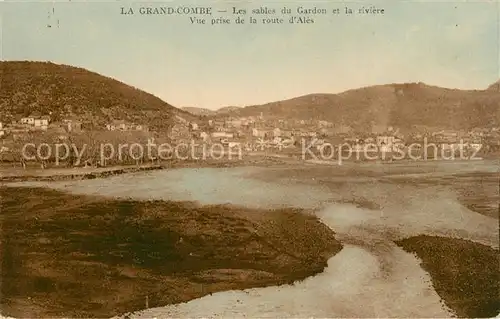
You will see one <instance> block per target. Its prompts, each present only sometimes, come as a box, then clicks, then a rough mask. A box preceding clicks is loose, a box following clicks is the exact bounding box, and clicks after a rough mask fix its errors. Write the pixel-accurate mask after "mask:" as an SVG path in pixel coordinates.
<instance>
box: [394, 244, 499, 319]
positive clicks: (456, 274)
mask: <svg viewBox="0 0 500 319" xmlns="http://www.w3.org/2000/svg"><path fill="white" fill-rule="evenodd" d="M396 244H397V245H399V246H400V247H402V248H403V249H404V250H405V251H407V252H411V253H416V254H417V256H418V257H419V258H420V259H421V260H422V268H423V269H424V270H426V271H427V272H429V274H430V275H431V277H432V283H433V285H434V288H435V289H436V292H437V293H438V294H439V296H441V298H442V299H443V301H444V302H445V304H446V305H447V306H448V307H449V308H451V309H452V310H453V311H455V313H456V314H457V315H458V316H459V317H464V318H491V317H495V316H497V315H498V314H499V313H500V273H499V271H498V269H499V265H500V257H499V251H498V250H495V249H493V248H491V247H489V246H485V245H481V244H478V243H474V242H471V241H467V240H463V239H454V238H446V237H434V236H424V235H421V236H416V237H411V238H407V239H404V240H401V241H398V242H396Z"/></svg>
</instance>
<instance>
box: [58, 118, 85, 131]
mask: <svg viewBox="0 0 500 319" xmlns="http://www.w3.org/2000/svg"><path fill="white" fill-rule="evenodd" d="M62 122H63V127H64V128H65V129H66V131H67V132H79V131H81V130H82V122H81V121H79V120H78V119H72V118H71V119H64V120H62Z"/></svg>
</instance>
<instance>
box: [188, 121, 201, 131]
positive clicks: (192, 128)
mask: <svg viewBox="0 0 500 319" xmlns="http://www.w3.org/2000/svg"><path fill="white" fill-rule="evenodd" d="M189 127H190V128H191V130H193V131H197V130H198V129H199V128H198V124H197V123H189Z"/></svg>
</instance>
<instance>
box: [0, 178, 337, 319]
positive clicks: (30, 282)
mask: <svg viewBox="0 0 500 319" xmlns="http://www.w3.org/2000/svg"><path fill="white" fill-rule="evenodd" d="M0 198H1V199H2V215H1V217H0V218H1V219H0V221H1V224H2V232H1V233H0V238H1V240H0V253H1V256H2V287H1V289H2V290H1V292H2V293H1V295H0V300H1V303H0V308H1V309H2V315H4V316H9V317H16V318H20V317H33V318H35V317H110V316H114V315H118V314H123V313H127V312H131V311H136V310H140V309H144V308H146V307H159V306H164V305H168V304H175V303H180V302H185V301H189V300H192V299H195V298H199V297H202V296H204V295H208V294H211V293H214V292H217V291H225V290H231V289H246V288H252V287H264V286H274V285H282V284H287V283H292V282H294V281H297V280H302V279H305V278H307V277H309V276H312V275H314V274H317V273H319V272H322V271H323V269H324V268H325V267H326V261H327V260H328V259H329V258H330V257H331V256H333V255H335V254H336V253H338V252H339V251H340V250H341V248H342V246H341V244H340V243H339V242H338V241H337V240H336V239H335V237H334V233H333V232H332V231H331V230H330V229H329V228H328V227H326V226H325V225H324V224H322V223H321V222H320V221H319V220H318V219H317V218H316V217H314V216H312V215H310V214H308V213H307V212H306V211H303V210H298V209H282V210H252V209H244V208H241V207H236V206H228V205H210V206H200V205H197V204H195V203H190V202H168V201H131V200H129V201H127V200H110V199H103V198H100V197H92V196H77V195H71V194H66V193H61V192H57V191H53V190H48V189H40V188H11V187H0Z"/></svg>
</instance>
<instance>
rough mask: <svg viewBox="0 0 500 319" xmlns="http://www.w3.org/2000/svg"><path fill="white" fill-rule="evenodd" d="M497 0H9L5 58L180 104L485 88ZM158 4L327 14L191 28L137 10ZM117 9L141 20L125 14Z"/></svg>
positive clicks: (2, 10) (492, 58)
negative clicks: (405, 88)
mask: <svg viewBox="0 0 500 319" xmlns="http://www.w3.org/2000/svg"><path fill="white" fill-rule="evenodd" d="M499 1H500V0H495V1H488V0H484V1H474V2H473V1H439V2H438V1H403V0H400V1H395V0H386V1H382V0H379V1H371V2H369V1H343V2H338V1H314V0H309V1H302V2H301V1H279V0H273V1H263V0H253V1H243V0H240V1H231V2H230V1H207V0H205V1H204V0H198V1H193V0H191V1H177V0H174V1H167V0H165V1H156V2H147V1H140V2H127V1H123V0H115V1H97V0H94V1H77V0H73V1H65V0H59V1H44V0H41V1H40V0H38V1H22V0H19V1H17V2H13V1H10V0H4V1H3V2H0V14H1V24H0V26H1V42H0V43H1V51H0V55H1V59H2V60H31V61H51V62H54V63H58V64H67V65H73V66H78V67H83V68H86V69H88V70H91V71H94V72H97V73H100V74H102V75H106V76H109V77H112V78H115V79H117V80H120V81H122V82H125V83H127V84H129V85H132V86H135V87H137V88H140V89H142V90H145V91H147V92H149V93H152V94H154V95H156V96H158V97H160V98H161V99H163V100H165V101H166V102H168V103H170V104H172V105H174V106H177V107H185V106H192V107H204V108H209V109H217V108H220V107H225V106H244V105H254V104H262V103H267V102H273V101H277V100H283V99H288V98H293V97H297V96H301V95H305V94H311V93H339V92H342V91H345V90H349V89H355V88H359V87H364V86H370V85H377V84H388V83H404V82H424V83H427V84H431V85H437V86H442V87H449V88H460V89H483V88H486V87H487V86H488V85H490V84H491V83H493V82H495V81H497V80H498V79H499V78H500V67H499V65H500V54H499V49H498V48H499V43H500V36H499V29H500V24H499V15H500V2H499ZM371 5H374V6H376V7H378V8H384V10H385V12H384V14H383V15H359V14H356V15H349V16H348V15H345V14H343V12H344V10H345V7H346V6H347V7H350V8H353V9H358V8H361V7H362V6H364V7H369V6H371ZM161 6H170V7H178V6H210V7H213V8H214V9H213V10H214V11H215V13H214V14H213V17H216V16H218V15H222V16H225V17H232V16H230V15H229V13H217V12H216V11H218V10H223V9H228V10H230V9H231V7H232V6H236V7H238V8H245V9H247V10H251V9H256V8H259V7H261V6H267V7H269V8H276V9H277V11H280V10H281V8H283V7H284V6H286V7H288V8H290V9H291V10H292V12H295V10H296V8H297V7H299V6H303V7H308V8H312V7H318V8H325V9H327V10H328V11H329V13H328V14H327V15H320V16H312V18H313V19H314V20H315V23H312V24H301V25H297V24H289V23H284V24H277V25H262V24H260V23H259V24H249V23H245V24H242V25H235V24H232V25H210V21H207V22H208V25H193V24H191V23H190V21H189V16H188V15H182V16H180V15H177V16H172V15H169V16H165V15H148V16H147V15H140V14H138V9H139V8H140V7H161ZM121 7H124V8H129V7H132V8H133V10H135V12H136V14H134V15H122V14H120V12H121ZM334 8H339V9H340V10H341V12H342V14H333V13H331V12H332V11H333V9H334ZM292 15H295V14H292ZM248 16H249V15H247V17H246V19H247V20H248ZM252 16H253V17H256V16H255V15H252ZM278 16H281V15H280V14H279V15H278ZM210 19H211V18H209V20H210ZM288 19H289V16H286V17H285V21H287V20H288ZM49 26H50V27H49Z"/></svg>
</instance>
